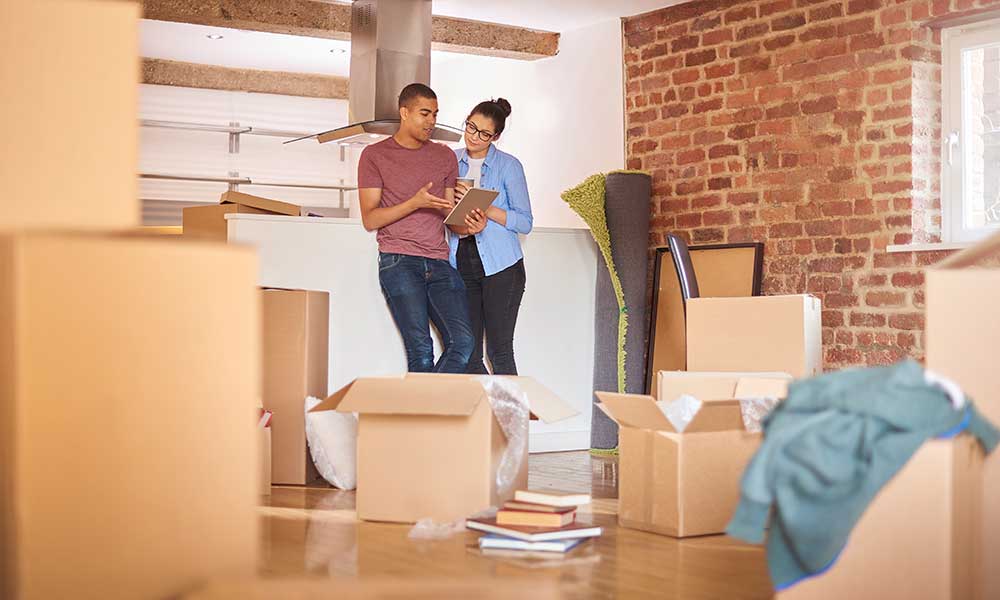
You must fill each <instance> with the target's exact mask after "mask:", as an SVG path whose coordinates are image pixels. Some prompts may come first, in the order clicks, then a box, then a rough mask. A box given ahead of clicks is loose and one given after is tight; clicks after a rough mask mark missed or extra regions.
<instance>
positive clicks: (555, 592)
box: [184, 577, 564, 600]
mask: <svg viewBox="0 0 1000 600" xmlns="http://www.w3.org/2000/svg"><path fill="white" fill-rule="evenodd" d="M563 597H564V596H563V595H562V594H561V593H559V583H558V582H557V581H553V580H551V579H539V578H537V577H535V578H528V579H527V580H523V579H522V580H520V581H518V580H506V581H505V580H503V579H497V578H494V577H475V578H470V579H466V580H461V579H448V580H443V579H436V578H427V577H423V578H420V579H416V580H414V579H402V578H397V579H391V578H384V579H371V578H367V579H346V578H339V579H323V578H318V577H313V578H298V579H257V580H245V581H216V582H213V583H211V584H210V585H208V586H206V587H205V588H204V589H201V590H198V591H196V592H192V593H190V594H188V595H186V596H184V598H185V600H275V599H277V598H281V599H282V600H400V599H401V598H406V599H408V600H439V599H440V600H469V599H470V598H476V599H477V600H510V599H511V598H518V599H522V598H523V599H524V600H557V599H559V598H563Z"/></svg>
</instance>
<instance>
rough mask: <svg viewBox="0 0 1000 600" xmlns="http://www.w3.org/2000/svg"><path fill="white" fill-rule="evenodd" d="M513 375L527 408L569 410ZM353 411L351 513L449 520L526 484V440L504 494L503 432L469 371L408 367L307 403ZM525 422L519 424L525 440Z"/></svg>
mask: <svg viewBox="0 0 1000 600" xmlns="http://www.w3.org/2000/svg"><path fill="white" fill-rule="evenodd" d="M504 379H509V380H514V381H516V382H517V383H518V385H519V386H521V389H522V390H524V391H525V392H526V394H527V396H528V400H529V403H530V407H531V411H532V412H533V413H534V414H536V415H537V416H538V417H539V418H540V419H541V420H542V421H544V422H546V423H553V422H556V421H560V420H562V419H566V418H569V417H572V416H574V415H575V414H576V411H574V410H573V409H572V408H571V407H570V406H569V405H567V404H566V403H565V402H563V401H562V400H560V399H559V398H557V397H555V395H553V394H552V392H550V391H548V390H547V389H545V388H544V387H543V386H541V385H540V384H538V383H537V382H535V381H534V380H532V379H531V378H529V377H504ZM313 410H314V411H322V410H339V411H343V412H356V413H358V491H357V512H358V517H359V518H361V519H364V520H367V521H392V522H402V523H412V522H416V521H418V520H420V519H423V518H427V517H430V518H433V519H434V520H436V521H438V522H451V521H456V520H459V519H463V518H466V517H468V516H471V515H473V514H475V513H476V512H479V511H481V510H484V509H486V508H489V507H490V506H499V504H500V503H501V502H504V501H506V500H509V499H510V498H512V497H513V495H514V494H513V492H514V490H515V489H518V488H521V489H523V488H526V487H527V484H528V461H527V446H525V448H524V452H525V454H524V456H523V457H522V459H523V460H522V461H521V468H520V471H519V473H518V474H517V477H516V478H515V482H514V485H513V486H512V487H511V489H510V491H509V493H506V494H501V493H498V489H497V469H498V467H499V466H500V461H501V459H502V457H503V453H504V451H505V450H506V448H507V438H506V436H505V435H504V433H503V430H502V429H501V427H500V423H499V421H498V420H497V417H496V415H494V414H493V410H492V408H491V406H490V402H489V399H488V398H487V395H486V391H485V390H484V388H483V386H482V384H481V383H480V382H479V381H478V380H477V378H476V377H475V376H469V375H437V374H433V375H432V374H416V373H410V374H407V375H405V376H402V377H370V378H360V379H356V380H354V381H353V382H352V383H350V384H348V385H347V386H345V387H344V388H342V389H340V390H339V391H337V392H336V393H334V394H333V395H331V396H330V397H329V398H327V399H326V401H325V402H323V403H322V404H320V405H319V406H317V407H316V408H314V409H313ZM527 427H528V423H527V422H525V423H524V428H525V431H524V432H523V433H524V435H525V439H527Z"/></svg>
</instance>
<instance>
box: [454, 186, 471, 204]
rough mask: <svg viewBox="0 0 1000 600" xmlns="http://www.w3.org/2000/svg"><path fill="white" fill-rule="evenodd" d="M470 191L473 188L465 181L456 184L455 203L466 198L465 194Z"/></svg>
mask: <svg viewBox="0 0 1000 600" xmlns="http://www.w3.org/2000/svg"><path fill="white" fill-rule="evenodd" d="M470 189H472V186H470V185H469V184H468V183H466V182H464V181H459V182H456V183H455V202H458V201H459V200H461V199H462V198H463V197H465V193H466V192H468V191H469V190H470Z"/></svg>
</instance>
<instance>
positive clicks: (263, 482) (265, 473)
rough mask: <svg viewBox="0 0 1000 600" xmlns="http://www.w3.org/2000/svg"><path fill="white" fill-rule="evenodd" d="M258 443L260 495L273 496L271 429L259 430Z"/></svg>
mask: <svg viewBox="0 0 1000 600" xmlns="http://www.w3.org/2000/svg"><path fill="white" fill-rule="evenodd" d="M257 443H258V444H260V495H261V496H270V495H271V428H270V427H260V428H258V429H257Z"/></svg>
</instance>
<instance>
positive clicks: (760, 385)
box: [733, 376, 792, 400]
mask: <svg viewBox="0 0 1000 600" xmlns="http://www.w3.org/2000/svg"><path fill="white" fill-rule="evenodd" d="M791 382H792V378H791V376H789V377H741V378H740V380H739V381H737V382H736V393H735V394H734V395H733V398H736V399H737V400H740V399H742V398H779V399H782V398H786V397H787V396H788V384H790V383H791Z"/></svg>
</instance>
